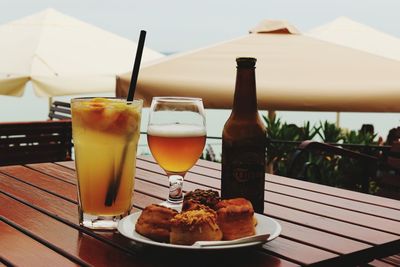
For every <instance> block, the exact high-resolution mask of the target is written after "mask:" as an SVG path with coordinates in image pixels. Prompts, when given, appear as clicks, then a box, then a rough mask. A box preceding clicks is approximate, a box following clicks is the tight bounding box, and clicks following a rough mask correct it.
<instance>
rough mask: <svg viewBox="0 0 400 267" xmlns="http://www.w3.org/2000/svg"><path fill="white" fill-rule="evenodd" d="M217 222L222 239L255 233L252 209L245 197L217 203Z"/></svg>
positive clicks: (231, 238)
mask: <svg viewBox="0 0 400 267" xmlns="http://www.w3.org/2000/svg"><path fill="white" fill-rule="evenodd" d="M216 209H217V223H218V225H219V227H220V228H221V230H222V233H223V238H222V239H223V240H233V239H238V238H241V237H245V236H251V235H255V233H256V229H255V224H256V221H255V220H254V210H253V206H252V205H251V202H250V201H248V200H247V199H245V198H233V199H226V200H221V201H220V202H219V203H218V204H217V205H216Z"/></svg>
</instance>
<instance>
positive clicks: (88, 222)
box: [79, 212, 129, 230]
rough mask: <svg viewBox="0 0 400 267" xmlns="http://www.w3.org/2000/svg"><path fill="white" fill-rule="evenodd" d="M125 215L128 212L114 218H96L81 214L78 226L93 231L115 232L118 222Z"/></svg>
mask: <svg viewBox="0 0 400 267" xmlns="http://www.w3.org/2000/svg"><path fill="white" fill-rule="evenodd" d="M127 215H129V212H126V213H124V214H121V215H115V216H98V215H91V214H87V213H84V212H83V213H82V214H81V216H80V218H79V225H81V226H84V227H87V228H90V229H93V230H115V229H117V227H118V222H119V221H120V220H121V219H122V218H123V217H125V216H127Z"/></svg>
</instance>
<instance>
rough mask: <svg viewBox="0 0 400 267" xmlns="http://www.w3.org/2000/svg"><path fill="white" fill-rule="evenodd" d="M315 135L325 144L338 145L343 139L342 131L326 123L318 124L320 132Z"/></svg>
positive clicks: (332, 124)
mask: <svg viewBox="0 0 400 267" xmlns="http://www.w3.org/2000/svg"><path fill="white" fill-rule="evenodd" d="M317 134H318V135H319V137H320V138H321V139H322V141H323V142H325V143H339V142H340V141H342V140H343V139H344V138H343V134H342V129H341V128H340V127H337V126H336V124H334V123H330V122H328V121H325V122H324V123H322V122H320V130H319V131H318V133H317Z"/></svg>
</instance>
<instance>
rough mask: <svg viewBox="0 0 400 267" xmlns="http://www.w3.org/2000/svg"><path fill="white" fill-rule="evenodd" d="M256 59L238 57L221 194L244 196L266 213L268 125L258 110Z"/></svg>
mask: <svg viewBox="0 0 400 267" xmlns="http://www.w3.org/2000/svg"><path fill="white" fill-rule="evenodd" d="M256 61H257V60H256V59H255V58H243V57H240V58H237V59H236V63H237V73H236V86H235V95H234V99H233V107H232V113H231V115H230V117H229V119H228V120H227V121H226V123H225V126H224V129H223V132H222V177H221V197H222V198H223V199H227V198H235V197H244V198H246V199H248V200H249V201H251V203H252V205H253V207H254V210H255V212H257V213H263V211H264V181H265V179H264V176H265V159H266V158H265V156H266V128H265V126H264V124H263V122H262V121H261V118H260V115H259V114H258V109H257V95H256V79H255V65H256Z"/></svg>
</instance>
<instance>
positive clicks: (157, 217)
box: [135, 204, 178, 242]
mask: <svg viewBox="0 0 400 267" xmlns="http://www.w3.org/2000/svg"><path fill="white" fill-rule="evenodd" d="M176 214H178V212H177V211H176V210H173V209H170V208H167V207H164V206H161V205H157V204H152V205H150V206H147V207H146V208H145V209H144V210H143V211H142V213H141V214H140V216H139V218H138V220H137V222H136V225H135V231H136V232H138V233H139V234H141V235H143V236H145V237H148V238H150V239H151V240H155V241H158V242H169V238H170V237H169V235H170V230H171V219H172V218H173V217H174V216H175V215H176Z"/></svg>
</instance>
